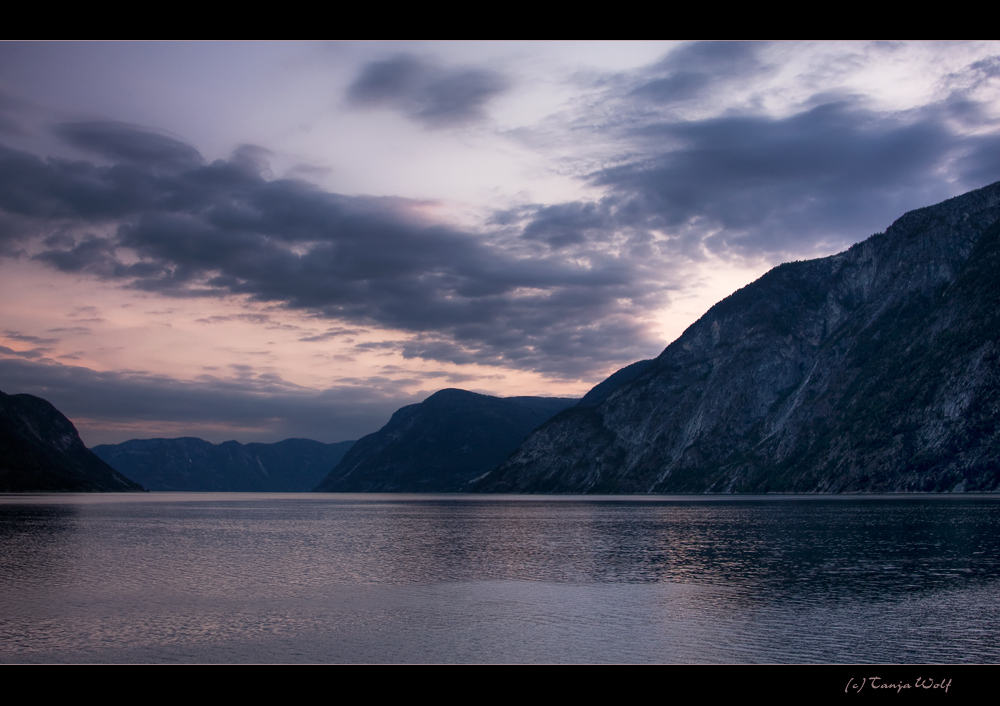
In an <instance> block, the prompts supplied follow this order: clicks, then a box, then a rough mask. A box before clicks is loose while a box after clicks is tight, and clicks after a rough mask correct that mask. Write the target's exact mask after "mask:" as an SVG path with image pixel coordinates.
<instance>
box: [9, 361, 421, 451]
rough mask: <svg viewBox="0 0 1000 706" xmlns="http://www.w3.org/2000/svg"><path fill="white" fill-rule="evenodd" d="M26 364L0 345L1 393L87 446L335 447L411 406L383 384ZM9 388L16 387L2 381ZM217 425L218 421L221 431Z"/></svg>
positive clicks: (381, 381)
mask: <svg viewBox="0 0 1000 706" xmlns="http://www.w3.org/2000/svg"><path fill="white" fill-rule="evenodd" d="M3 354H6V355H3ZM7 356H19V358H13V357H7ZM26 357H27V358H37V357H38V356H35V355H29V354H25V353H18V352H16V351H11V350H9V349H6V348H5V347H3V346H0V390H2V391H3V392H5V393H7V394H18V393H28V394H32V395H36V396H38V397H42V398H44V399H46V400H48V401H49V402H51V403H52V404H54V405H55V406H56V408H57V409H59V411H61V412H62V413H63V414H65V415H66V416H67V417H69V418H70V419H71V420H72V421H73V422H74V423H75V424H76V426H77V428H78V429H79V430H80V431H81V433H82V435H83V436H84V440H85V441H86V442H87V443H88V444H90V445H95V444H99V443H118V442H121V441H124V440H126V439H127V438H135V437H143V438H145V437H149V436H184V435H191V436H200V437H202V438H206V439H208V440H209V441H213V442H221V441H226V440H228V439H232V438H237V440H239V441H242V442H244V443H245V442H248V441H267V442H273V441H278V440H280V439H284V438H288V437H307V438H311V439H317V440H319V441H324V442H334V441H343V440H346V439H357V438H360V437H361V436H363V435H365V434H368V433H370V432H371V431H372V430H373V429H377V428H379V427H380V426H381V425H383V424H385V422H386V421H388V419H389V417H390V416H391V415H392V413H393V412H395V411H396V410H397V409H398V408H399V407H401V406H403V405H406V404H412V403H414V402H417V401H419V400H418V399H417V398H415V397H414V396H412V395H408V394H404V393H402V392H401V391H400V389H401V386H400V385H399V384H397V383H394V382H392V381H389V380H386V379H377V380H376V379H364V380H358V381H357V383H356V384H343V385H338V386H335V387H332V388H329V389H326V390H322V391H316V390H310V389H306V388H301V387H298V386H295V385H292V384H289V383H287V382H284V381H282V380H281V379H280V378H278V377H277V376H273V375H271V376H269V375H266V374H263V375H258V374H255V373H254V371H253V370H252V369H249V368H245V369H242V370H235V371H233V374H231V375H230V376H228V377H222V376H209V375H206V376H203V377H202V378H201V379H199V380H197V381H193V382H187V381H180V380H176V379H174V378H170V377H167V376H163V375H151V374H149V373H145V372H136V371H125V372H97V371H94V370H91V369H89V368H83V367H79V366H71V365H63V364H59V363H55V362H51V361H48V362H46V361H44V360H43V361H37V360H23V359H20V358H26ZM14 380H16V381H17V382H16V388H15V387H14V386H13V385H12V384H11V382H10V381H14ZM219 420H226V421H225V423H224V425H220V424H219V423H218V422H219ZM178 425H180V426H178ZM116 428H125V429H134V430H135V431H132V432H122V431H114V429H116ZM158 430H159V431H158Z"/></svg>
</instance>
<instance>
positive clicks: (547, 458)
mask: <svg viewBox="0 0 1000 706" xmlns="http://www.w3.org/2000/svg"><path fill="white" fill-rule="evenodd" d="M998 217H1000V182H998V183H997V184H993V185H991V186H988V187H985V188H982V189H979V190H977V191H973V192H970V193H968V194H965V195H963V196H959V197H956V198H953V199H950V200H948V201H945V202H943V203H941V204H938V205H936V206H931V207H928V208H923V209H919V210H916V211H911V212H909V213H907V214H905V215H904V216H902V217H901V218H900V219H899V220H897V221H896V222H895V223H893V224H892V226H890V227H889V228H888V229H887V230H886V231H885V232H884V233H878V234H875V235H873V236H871V237H870V238H868V239H867V240H865V241H864V242H861V243H858V244H857V245H854V246H853V247H851V248H850V249H849V250H847V251H845V252H842V253H840V254H838V255H834V256H832V257H826V258H822V259H818V260H810V261H807V262H792V263H787V264H784V265H781V266H779V267H776V268H774V269H773V270H771V271H770V272H768V273H767V274H765V275H764V276H763V277H761V278H760V279H758V280H757V281H756V282H753V283H752V284H749V285H747V286H746V287H744V288H742V289H740V290H739V291H737V292H736V293H734V294H733V295H731V296H729V297H727V298H726V299H724V300H723V301H721V302H719V303H718V304H716V305H715V306H714V307H712V308H711V309H710V310H709V311H708V313H706V314H705V315H704V316H703V317H702V318H701V319H699V320H698V321H697V322H695V323H694V324H693V325H692V326H691V327H690V328H688V329H687V330H686V331H685V332H684V334H683V335H682V336H681V337H680V338H678V339H677V340H676V341H674V342H673V343H672V344H671V345H670V346H668V347H667V349H666V350H664V351H663V353H662V354H660V356H659V357H658V358H656V359H655V360H654V361H653V362H652V364H651V365H649V366H648V367H647V368H646V369H645V370H643V371H642V372H640V373H639V375H637V376H636V377H635V378H634V379H632V380H631V381H628V382H625V383H624V384H622V385H620V386H619V387H618V388H617V389H615V390H614V391H613V392H611V394H609V395H608V396H607V397H606V399H604V400H603V402H601V403H599V404H597V405H596V406H589V407H583V406H580V407H576V408H573V409H568V410H566V411H564V412H562V413H561V414H559V415H557V416H556V417H554V418H553V419H551V420H549V421H548V422H547V423H546V424H544V425H543V426H542V427H541V428H539V429H538V430H537V431H535V432H534V433H533V434H532V435H531V436H530V437H528V438H527V439H525V441H524V442H523V443H522V444H521V445H520V446H519V448H518V449H517V450H516V451H515V452H514V453H513V454H512V455H511V456H510V457H509V458H507V459H506V460H505V461H504V462H503V463H502V464H501V465H500V466H499V467H498V468H497V469H496V470H494V471H493V472H492V473H490V474H489V475H488V476H487V477H486V478H484V479H483V480H482V481H481V482H480V483H479V484H478V485H477V486H476V488H475V489H477V490H480V491H485V492H520V493H528V492H530V493H674V492H694V493H705V492H709V493H765V492H833V493H837V492H910V491H953V492H958V491H996V490H1000V429H998V420H1000V361H998V353H1000V318H998V312H1000V222H998V220H997V219H998Z"/></svg>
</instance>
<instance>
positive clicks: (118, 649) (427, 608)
mask: <svg viewBox="0 0 1000 706" xmlns="http://www.w3.org/2000/svg"><path fill="white" fill-rule="evenodd" d="M998 520H1000V497H996V496H976V497H913V496H903V497H881V498H872V497H865V498H858V497H848V498H845V497H837V498H819V497H809V498H785V497H782V498H708V499H706V498H701V497H699V498H690V497H684V498H676V497H674V498H657V499H649V498H635V499H631V498H630V499H623V498H569V497H557V498H539V497H533V498H526V497H501V498H498V497H481V496H475V497H469V496H412V495H410V496H407V495H287V494H285V495H238V494H167V493H163V494H149V495H143V496H140V497H137V496H135V495H59V496H55V495H49V496H40V495H36V496H9V495H8V496H0V660H2V661H6V662H26V661H87V662H103V661H110V662H129V661H153V662H166V661H180V662H218V661H222V662H243V661H281V662H297V661H305V662H328V661H334V662H351V661H365V662H411V661H440V662H457V661H464V662H538V661H541V662H618V661H624V662H649V661H652V662H966V661H971V662H997V661H1000V644H998V643H1000V641H998V640H997V639H996V638H995V635H996V634H998V632H997V628H998V627H1000V621H998V619H1000V600H998V599H1000V532H998V531H997V528H998V526H1000V523H998Z"/></svg>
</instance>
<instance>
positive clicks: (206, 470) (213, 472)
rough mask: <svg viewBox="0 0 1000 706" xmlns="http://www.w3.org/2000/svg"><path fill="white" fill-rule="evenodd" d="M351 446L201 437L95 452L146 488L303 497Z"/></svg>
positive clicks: (132, 443)
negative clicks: (218, 440) (216, 440)
mask: <svg viewBox="0 0 1000 706" xmlns="http://www.w3.org/2000/svg"><path fill="white" fill-rule="evenodd" d="M353 444H354V442H353V441H342V442H340V443H337V444H324V443H321V442H319V441H313V440H311V439H285V440H284V441H279V442H277V443H275V444H245V445H244V444H241V443H239V442H237V441H227V442H225V443H223V444H213V443H211V442H208V441H205V440H204V439H197V438H194V437H184V438H180V439H133V440H131V441H126V442H124V443H121V444H102V445H100V446H95V447H94V448H93V451H94V453H95V454H97V455H98V456H100V457H101V458H102V459H104V461H106V462H107V463H108V464H110V465H111V466H113V467H114V468H116V469H117V470H119V471H121V472H122V473H124V474H126V475H128V476H129V477H130V478H134V479H135V480H137V481H138V482H140V483H142V484H143V485H144V486H146V487H147V488H149V489H150V490H174V491H177V490H180V491H216V492H245V493H250V492H271V493H282V492H286V493H287V492H291V493H295V492H298V493H307V492H309V491H310V490H312V489H313V488H315V487H316V484H317V483H319V482H320V481H321V480H322V479H323V478H324V477H325V476H326V475H327V473H329V472H330V468H331V467H332V466H334V465H336V464H337V463H338V462H339V461H340V459H342V458H343V457H344V454H345V453H346V452H347V450H348V449H349V448H351V446H352V445H353Z"/></svg>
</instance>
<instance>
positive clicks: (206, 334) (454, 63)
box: [0, 42, 1000, 444]
mask: <svg viewBox="0 0 1000 706" xmlns="http://www.w3.org/2000/svg"><path fill="white" fill-rule="evenodd" d="M998 99H1000V44H998V43H996V42H992V43H989V42H987V43H948V44H944V43H910V44H899V43H859V44H849V43H828V44H814V43H811V44H795V43H777V44H769V43H749V44H744V43H694V44H691V43H554V44H543V43H478V42H477V43H332V44H322V43H288V44H284V43H266V44H251V43H247V44H244V43H220V44H214V43H135V44H130V43H109V44H103V43H67V44H60V43H0V390H2V391H3V392H5V393H8V394H13V393H20V392H28V393H32V394H35V395H39V396H41V397H44V398H46V399H48V400H49V401H51V402H52V403H53V404H55V405H56V406H57V407H58V408H59V409H61V410H62V411H63V412H64V413H66V414H67V416H69V417H70V419H72V420H73V421H74V423H76V425H77V427H78V428H79V429H80V431H81V434H82V436H83V438H84V441H85V442H87V443H88V444H97V443H108V442H119V441H124V440H126V439H130V438H148V437H155V436H166V437H175V436H200V437H202V438H205V439H209V440H211V441H216V442H218V441H223V440H226V439H237V440H239V441H243V442H249V441H277V440H279V439H283V438H286V437H290V436H302V437H309V438H314V439H319V440H321V441H340V440H344V439H351V438H357V437H359V436H361V435H364V434H366V433H369V432H372V431H374V430H376V429H378V428H379V427H380V426H381V425H382V424H384V423H385V422H386V421H387V420H388V417H389V415H390V414H391V413H392V412H393V411H394V410H395V409H397V408H398V407H400V406H401V405H404V404H410V403H413V402H418V401H420V400H422V399H424V398H425V397H426V396H427V395H429V394H430V393H432V392H434V391H436V390H438V389H441V388H444V387H461V388H464V389H468V390H474V391H477V392H483V393H487V394H494V395H501V396H509V395H558V396H579V395H582V394H583V393H584V392H585V391H586V390H587V389H589V388H590V387H591V386H592V385H594V384H595V383H597V382H599V381H600V380H602V379H603V378H604V377H606V376H607V375H608V374H609V373H611V372H613V371H614V370H616V369H618V368H620V367H622V366H623V365H626V364H628V363H630V362H633V361H635V360H639V359H642V358H649V357H653V356H655V355H657V354H658V353H659V352H660V351H661V350H662V349H663V348H664V347H665V346H666V345H667V344H668V343H669V342H670V341H672V340H673V339H674V338H676V337H677V336H678V335H680V333H681V332H682V331H683V330H684V329H685V328H686V327H687V326H688V325H690V324H691V323H692V322H693V321H694V320H696V319H697V318H698V317H699V316H700V315H701V314H703V313H704V312H705V311H706V310H707V309H708V308H709V307H710V306H711V305H712V304H713V303H715V302H716V301H718V300H719V299H721V298H722V297H724V296H726V295H728V294H730V293H731V292H733V291H734V290H736V289H738V288H739V287H742V286H743V285H745V284H747V283H749V282H751V281H753V280H754V279H756V278H757V277H759V276H760V275H761V274H763V273H764V272H765V271H767V270H768V269H769V268H770V267H772V266H774V265H776V264H779V263H780V262H783V261H787V260H792V259H808V258H813V257H822V256H826V255H830V254H832V253H835V252H838V251H840V250H843V249H844V248H846V247H848V246H849V245H851V244H852V243H855V242H857V241H859V240H863V239H864V238H866V237H867V236H869V235H871V234H872V233H875V232H879V231H882V230H884V229H885V228H886V226H888V225H889V224H890V223H891V222H892V221H893V220H895V219H896V218H897V217H898V216H900V215H902V214H903V213H904V212H905V211H907V210H909V209H912V208H917V207H921V206H926V205H930V204H933V203H937V202H939V201H941V200H943V199H946V198H949V197H951V196H955V195H958V194H960V193H963V192H965V191H968V190H970V189H973V188H977V187H980V186H984V185H986V184H989V183H992V182H993V181H996V180H998V179H1000V100H998Z"/></svg>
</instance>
